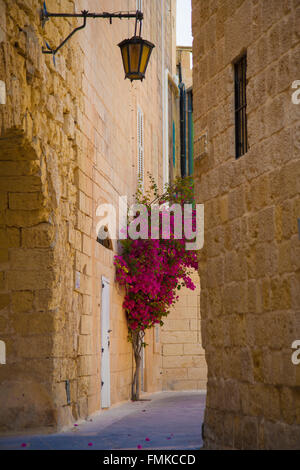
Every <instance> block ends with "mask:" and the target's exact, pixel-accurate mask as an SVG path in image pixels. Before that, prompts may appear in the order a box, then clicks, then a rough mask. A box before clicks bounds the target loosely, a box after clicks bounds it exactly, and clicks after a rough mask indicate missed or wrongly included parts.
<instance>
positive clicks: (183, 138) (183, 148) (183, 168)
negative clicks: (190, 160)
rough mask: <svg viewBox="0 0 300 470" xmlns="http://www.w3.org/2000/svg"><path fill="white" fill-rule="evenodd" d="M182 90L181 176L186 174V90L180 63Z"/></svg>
mask: <svg viewBox="0 0 300 470" xmlns="http://www.w3.org/2000/svg"><path fill="white" fill-rule="evenodd" d="M179 81H180V83H179V90H180V168H181V177H182V178H184V177H185V176H186V91H185V84H184V83H183V81H182V70H181V63H179Z"/></svg>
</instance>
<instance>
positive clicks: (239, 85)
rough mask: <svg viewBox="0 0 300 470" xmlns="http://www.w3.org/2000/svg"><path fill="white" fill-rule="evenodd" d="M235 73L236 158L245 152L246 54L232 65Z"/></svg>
mask: <svg viewBox="0 0 300 470" xmlns="http://www.w3.org/2000/svg"><path fill="white" fill-rule="evenodd" d="M234 75H235V144H236V158H239V157H241V156H242V155H244V154H245V153H247V151H248V149H249V146H248V132H247V94H246V86H247V56H246V55H244V56H243V57H241V59H239V61H238V62H236V64H235V66H234Z"/></svg>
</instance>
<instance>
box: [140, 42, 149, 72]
mask: <svg viewBox="0 0 300 470" xmlns="http://www.w3.org/2000/svg"><path fill="white" fill-rule="evenodd" d="M150 52H151V49H150V47H149V46H148V45H147V44H144V46H143V51H142V58H141V65H140V71H141V72H142V73H143V74H144V73H145V72H146V68H147V64H148V59H149V56H150Z"/></svg>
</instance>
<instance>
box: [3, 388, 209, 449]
mask: <svg viewBox="0 0 300 470" xmlns="http://www.w3.org/2000/svg"><path fill="white" fill-rule="evenodd" d="M204 409H205V393H204V392H201V391H195V392H194V391H188V392H160V393H155V394H145V395H144V401H139V402H127V403H124V404H121V405H118V406H115V407H113V408H111V409H109V410H107V411H104V412H101V413H98V414H95V415H93V416H92V417H91V418H87V420H84V421H81V422H78V423H76V424H75V425H74V426H73V427H72V428H71V429H66V430H65V431H64V432H61V433H59V434H49V435H45V434H44V435H34V436H31V435H25V436H24V435H22V436H18V437H11V438H10V437H7V436H6V437H5V438H0V449H3V450H4V449H5V450H18V449H20V450H87V449H91V450H130V449H133V450H136V449H141V450H143V449H144V450H150V449H156V450H168V449H169V450H172V449H176V450H197V449H200V448H201V447H202V436H201V423H202V422H203V418H204Z"/></svg>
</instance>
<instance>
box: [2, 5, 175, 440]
mask: <svg viewBox="0 0 300 470" xmlns="http://www.w3.org/2000/svg"><path fill="white" fill-rule="evenodd" d="M42 3H43V2H42V0H16V1H14V2H11V1H10V0H0V89H1V92H0V242H1V245H0V339H1V340H3V341H5V343H6V346H7V363H6V365H1V366H0V398H1V402H2V403H5V404H6V406H5V407H1V409H0V430H1V432H2V431H3V432H7V431H16V430H21V429H24V428H28V429H29V428H31V429H32V428H37V427H42V428H45V427H47V428H50V429H53V430H54V429H56V428H61V427H62V426H65V425H69V424H71V423H72V422H74V420H76V419H78V418H85V417H87V416H88V415H89V414H91V413H93V412H95V411H98V410H99V409H100V394H101V383H100V382H101V380H100V371H101V341H100V338H101V336H100V309H101V276H105V277H106V278H108V279H109V281H110V286H111V287H110V289H111V299H110V301H111V302H110V304H111V312H110V315H111V329H112V333H111V338H110V339H111V346H110V350H111V357H110V359H111V402H112V404H114V403H117V402H120V401H123V400H128V399H129V398H130V384H131V379H132V372H133V362H132V351H131V345H130V344H129V343H128V342H127V326H126V317H125V313H124V311H123V310H122V301H123V294H124V293H123V292H122V290H121V289H119V288H118V287H117V286H116V284H115V282H114V280H115V279H114V277H115V271H114V267H113V256H114V253H115V252H116V244H115V245H114V247H113V248H114V250H113V251H110V250H107V249H106V248H104V247H103V246H102V245H100V244H99V243H97V241H96V238H97V234H96V226H97V223H98V222H99V219H98V218H97V217H96V209H97V207H98V205H99V204H101V203H112V204H114V205H115V207H118V199H119V196H124V195H126V196H128V202H129V203H131V202H132V195H133V193H134V192H135V190H136V185H137V141H136V133H137V122H136V115H137V106H140V107H141V108H142V110H143V111H144V116H145V124H144V125H145V129H144V130H145V136H144V137H145V144H144V145H145V174H146V172H147V171H153V168H156V172H157V175H162V156H161V149H162V93H161V85H162V84H161V78H162V64H161V58H162V45H163V44H164V45H165V60H166V66H167V67H169V68H170V69H171V65H170V64H169V62H170V61H171V60H172V47H171V46H172V41H171V39H170V38H171V36H170V34H169V35H168V36H167V34H168V32H169V31H170V28H171V26H170V25H171V18H170V15H169V9H170V4H171V3H170V1H168V2H163V4H162V5H163V8H164V9H165V15H164V17H165V22H166V25H167V27H166V28H165V37H164V38H163V39H162V38H161V9H160V7H161V5H159V6H157V5H155V4H154V3H152V2H151V3H150V2H145V3H146V5H145V21H144V25H143V35H145V37H147V39H149V40H150V41H153V42H155V44H156V48H155V49H154V52H153V56H152V58H151V62H150V64H149V68H148V71H147V77H146V80H145V81H144V82H143V83H136V84H133V85H131V84H130V82H129V81H127V80H126V81H125V80H124V71H123V65H122V60H121V54H120V51H119V48H118V47H117V44H118V42H120V41H121V40H122V39H124V38H127V37H131V36H132V35H133V32H134V21H127V20H123V21H119V20H116V21H113V24H112V25H110V24H109V22H108V21H105V20H94V19H92V20H88V24H87V26H86V28H85V29H84V30H82V31H80V32H78V33H76V35H75V36H74V37H72V39H71V40H70V41H68V42H67V43H66V45H65V46H64V47H63V48H62V49H61V51H60V52H59V54H57V56H56V64H54V63H53V60H52V57H51V56H48V55H43V54H42V51H41V50H42V46H43V45H45V42H44V41H45V40H46V41H47V42H48V43H49V44H50V45H51V46H52V47H55V46H57V45H58V44H59V42H60V41H61V40H62V39H63V38H65V37H66V36H67V35H68V34H69V32H70V31H71V30H72V29H73V28H75V27H76V26H78V24H79V22H80V21H81V20H76V19H51V20H49V21H48V22H47V23H46V26H45V28H44V29H42V27H41V23H40V9H41V7H42ZM125 3H126V6H125V7H124V1H123V0H122V1H121V0H118V1H115V2H113V4H114V5H113V7H112V2H110V1H108V0H107V1H103V2H101V5H100V6H99V2H98V1H96V0H84V1H83V0H80V1H76V2H75V1H69V0H63V1H60V0H48V1H47V8H48V10H49V12H70V13H72V12H74V11H75V9H76V11H81V10H83V9H88V10H89V11H93V12H94V11H99V10H101V11H102V10H103V11H112V10H114V11H121V10H124V9H127V8H129V10H134V9H135V8H136V2H135V0H130V1H129V2H125ZM153 90H154V92H153ZM153 142H155V145H154V144H153ZM161 181H162V178H161V177H160V180H159V183H160V184H161ZM150 341H151V338H150ZM152 350H153V351H152ZM151 351H152V352H151V355H150V359H151V360H152V362H151V363H149V365H148V369H151V373H149V377H148V382H147V383H148V385H147V386H148V388H149V390H158V389H159V388H160V383H161V379H160V367H159V366H160V354H159V351H157V350H154V349H153V348H152V349H151ZM149 354H150V353H149ZM67 386H69V389H70V397H69V401H68V395H67Z"/></svg>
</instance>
